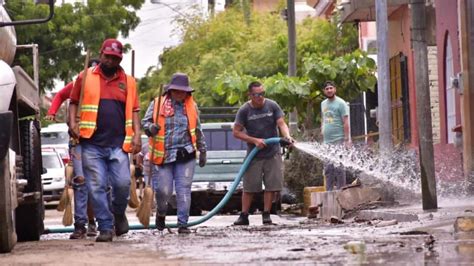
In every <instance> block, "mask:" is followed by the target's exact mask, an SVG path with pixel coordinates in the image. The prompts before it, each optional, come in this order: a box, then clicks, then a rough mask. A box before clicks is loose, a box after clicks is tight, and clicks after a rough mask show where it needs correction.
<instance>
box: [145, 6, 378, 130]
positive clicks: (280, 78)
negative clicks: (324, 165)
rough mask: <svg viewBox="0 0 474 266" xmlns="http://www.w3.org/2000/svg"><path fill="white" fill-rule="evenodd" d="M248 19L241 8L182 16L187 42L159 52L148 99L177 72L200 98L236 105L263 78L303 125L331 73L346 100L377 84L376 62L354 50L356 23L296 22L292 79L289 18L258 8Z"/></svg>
mask: <svg viewBox="0 0 474 266" xmlns="http://www.w3.org/2000/svg"><path fill="white" fill-rule="evenodd" d="M275 13H278V12H275ZM246 21H249V20H247V19H245V17H244V15H243V12H242V9H241V8H238V7H236V8H231V9H228V10H226V11H225V12H222V13H219V14H217V15H216V16H215V17H214V18H212V19H209V20H203V19H201V18H192V19H187V20H182V21H179V26H180V28H179V32H182V43H181V44H180V45H178V46H176V47H174V48H168V49H167V50H165V52H164V53H163V54H162V55H161V56H160V63H161V65H162V67H161V68H160V69H159V70H156V71H155V72H152V73H150V76H149V77H147V78H148V81H147V86H149V87H148V88H147V89H145V92H144V95H146V98H151V97H152V96H153V95H155V94H156V89H153V88H157V87H158V84H160V83H161V84H165V83H167V82H168V80H169V78H170V77H171V75H172V74H173V73H174V72H178V71H179V72H185V73H187V74H188V75H190V78H191V81H192V86H193V87H194V88H195V89H196V92H195V93H194V96H195V98H196V99H197V101H198V102H199V104H200V105H202V106H214V105H234V106H237V105H240V104H242V103H243V102H244V101H246V100H247V95H246V90H247V84H248V83H250V82H251V81H254V80H260V81H262V82H263V83H264V85H265V87H266V91H267V94H268V96H269V97H270V98H272V99H275V100H276V101H277V102H278V103H280V105H281V106H282V107H283V108H284V109H285V110H286V111H287V112H289V111H291V110H292V109H293V108H296V109H297V111H298V114H299V120H300V122H301V123H302V124H303V125H304V126H305V128H313V127H315V125H316V124H317V123H318V120H317V117H319V115H318V114H319V104H320V102H321V100H322V99H323V97H322V93H321V86H322V83H323V82H324V81H326V80H329V79H331V80H334V81H335V82H336V83H337V85H338V87H339V88H340V89H339V90H338V94H339V95H341V96H342V97H343V98H345V99H346V100H351V99H354V98H355V97H356V96H357V95H358V94H359V93H360V92H361V91H365V90H368V89H373V88H374V85H375V77H374V75H373V72H374V70H375V63H374V61H373V60H372V59H370V58H368V57H367V55H366V54H365V53H363V52H361V51H359V50H357V49H356V48H357V46H358V40H357V36H358V33H357V29H355V28H354V27H353V26H351V25H345V24H343V25H338V24H336V23H333V22H330V21H327V20H324V19H306V20H304V21H303V22H302V23H300V24H298V25H297V66H298V69H297V77H292V78H290V77H288V76H287V75H286V73H287V69H288V52H287V51H288V47H287V46H288V38H287V26H286V23H285V21H282V20H281V19H280V17H279V16H278V15H276V14H271V13H257V12H253V13H252V14H251V15H250V21H251V23H249V24H247V23H246ZM142 89H143V87H142Z"/></svg>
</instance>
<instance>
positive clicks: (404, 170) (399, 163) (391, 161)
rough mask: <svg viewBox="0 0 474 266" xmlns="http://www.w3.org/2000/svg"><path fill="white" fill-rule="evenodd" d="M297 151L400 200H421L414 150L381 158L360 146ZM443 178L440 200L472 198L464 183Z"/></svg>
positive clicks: (309, 146) (314, 145)
mask: <svg viewBox="0 0 474 266" xmlns="http://www.w3.org/2000/svg"><path fill="white" fill-rule="evenodd" d="M295 148H297V149H299V150H301V151H303V152H305V153H307V154H310V155H312V156H314V157H316V158H318V159H319V160H321V161H323V162H331V163H333V164H336V165H339V166H340V167H344V168H345V169H346V170H348V171H351V172H352V173H355V174H356V175H357V176H359V177H360V178H361V181H362V183H364V184H368V185H376V184H377V183H378V186H379V187H384V188H385V191H387V192H388V193H393V194H394V196H396V198H397V199H406V200H410V199H412V198H413V197H416V198H419V196H420V194H421V183H420V180H421V177H420V171H419V162H418V157H417V154H416V152H415V151H414V150H394V151H393V152H391V153H390V154H388V155H385V156H383V157H382V156H380V155H379V154H378V153H376V152H374V151H373V150H371V149H368V148H364V147H357V146H353V147H350V148H347V147H343V146H335V145H327V144H321V143H318V142H299V143H296V145H295ZM447 170H448V169H447ZM440 174H442V173H437V176H436V177H437V182H436V185H437V194H438V197H452V196H453V195H455V196H457V197H464V196H466V195H468V194H469V193H468V189H467V188H468V184H467V182H466V181H465V180H460V181H458V182H453V181H452V180H444V179H443V178H440ZM386 186H389V187H386Z"/></svg>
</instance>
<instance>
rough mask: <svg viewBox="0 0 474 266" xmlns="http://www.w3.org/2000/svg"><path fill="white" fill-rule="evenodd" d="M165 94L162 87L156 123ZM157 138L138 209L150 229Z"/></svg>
mask: <svg viewBox="0 0 474 266" xmlns="http://www.w3.org/2000/svg"><path fill="white" fill-rule="evenodd" d="M162 92H163V85H160V92H159V94H158V97H159V98H158V106H157V108H156V110H157V112H156V117H155V121H154V123H158V116H159V115H160V107H161V94H162ZM155 139H156V138H155V137H153V139H152V146H151V150H150V152H151V154H150V173H149V176H148V180H147V184H146V188H145V190H144V192H143V200H142V202H141V203H140V206H139V207H138V209H137V217H138V220H139V221H140V223H141V224H142V225H143V226H144V227H145V228H148V226H149V225H150V216H151V208H152V205H153V194H154V192H153V189H152V188H151V185H150V184H151V178H152V172H153V160H154V157H155V156H154V155H155Z"/></svg>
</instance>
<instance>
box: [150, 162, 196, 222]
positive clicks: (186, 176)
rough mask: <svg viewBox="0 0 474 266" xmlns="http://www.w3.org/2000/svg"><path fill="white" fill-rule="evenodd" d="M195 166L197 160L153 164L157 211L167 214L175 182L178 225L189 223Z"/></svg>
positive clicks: (163, 214)
mask: <svg viewBox="0 0 474 266" xmlns="http://www.w3.org/2000/svg"><path fill="white" fill-rule="evenodd" d="M195 167H196V161H195V160H189V161H186V162H179V163H176V162H173V163H168V164H164V165H161V166H157V165H154V166H153V177H152V178H153V179H152V180H153V187H154V188H155V193H156V209H157V213H158V215H161V216H165V215H166V211H167V209H168V200H169V199H170V197H171V195H172V194H173V182H174V188H175V190H176V204H177V215H178V227H184V226H186V224H187V223H188V218H189V209H190V208H191V184H192V182H193V176H194V168H195Z"/></svg>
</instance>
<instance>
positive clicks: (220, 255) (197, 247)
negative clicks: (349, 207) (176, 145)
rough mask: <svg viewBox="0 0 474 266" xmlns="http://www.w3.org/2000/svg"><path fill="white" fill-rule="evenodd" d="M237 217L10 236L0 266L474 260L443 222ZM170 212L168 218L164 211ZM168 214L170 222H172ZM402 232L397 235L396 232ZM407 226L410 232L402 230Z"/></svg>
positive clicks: (472, 247) (470, 246) (471, 246)
mask: <svg viewBox="0 0 474 266" xmlns="http://www.w3.org/2000/svg"><path fill="white" fill-rule="evenodd" d="M236 217H237V216H231V215H229V216H216V217H215V218H213V219H214V221H213V222H211V223H205V224H204V225H203V226H198V227H194V228H192V229H193V233H192V234H191V235H178V234H177V233H176V230H172V231H171V232H168V231H165V232H164V233H163V234H160V233H159V232H158V231H157V230H137V231H130V232H129V233H128V234H127V235H125V236H121V237H117V238H115V239H114V242H112V243H96V242H94V238H88V239H84V240H69V239H68V236H69V234H48V235H44V236H42V239H41V241H38V242H27V243H18V244H17V246H16V247H15V249H14V250H13V252H12V253H10V254H1V255H0V265H15V264H40V265H58V264H61V265H64V264H69V265H78V264H81V265H82V264H103V265H111V264H115V265H131V264H210V263H232V264H235V263H242V264H266V263H269V264H289V263H291V264H296V263H303V264H305V263H308V264H315V263H328V264H329V263H331V264H354V263H355V264H358V263H370V264H372V263H377V264H382V263H396V264H425V263H430V264H431V263H433V264H438V263H441V264H446V263H447V264H469V263H472V262H473V261H474V240H473V238H472V237H467V238H465V239H463V238H462V237H459V236H456V235H454V234H453V233H452V232H451V231H452V230H450V229H449V228H452V223H451V222H448V221H443V223H439V224H438V225H437V226H431V227H430V230H424V231H423V230H422V231H416V230H415V228H419V227H422V226H424V225H425V226H426V225H427V224H426V222H424V221H423V219H422V220H420V221H417V222H410V223H399V224H397V225H394V226H389V227H382V228H377V227H375V226H373V225H372V224H371V223H367V222H363V223H356V222H353V221H345V223H344V224H330V223H327V222H323V221H317V220H308V219H306V218H302V217H296V216H291V215H282V216H280V217H279V216H276V215H272V219H273V220H274V222H275V223H277V224H276V225H265V226H264V225H261V216H259V215H253V216H252V217H251V219H250V220H251V224H253V225H251V226H248V227H236V226H230V224H232V222H233V221H234V220H235V219H236ZM169 218H171V219H175V217H169ZM171 219H170V221H172V220H171ZM401 232H405V233H404V234H400V233H401ZM406 232H412V233H406Z"/></svg>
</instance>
